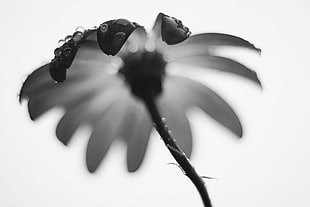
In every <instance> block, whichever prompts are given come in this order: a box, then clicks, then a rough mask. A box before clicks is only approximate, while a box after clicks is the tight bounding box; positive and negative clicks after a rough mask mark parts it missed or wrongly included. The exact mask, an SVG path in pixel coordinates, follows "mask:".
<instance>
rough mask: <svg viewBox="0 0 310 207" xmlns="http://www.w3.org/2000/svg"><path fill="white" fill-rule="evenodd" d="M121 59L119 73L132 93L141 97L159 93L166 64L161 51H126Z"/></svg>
mask: <svg viewBox="0 0 310 207" xmlns="http://www.w3.org/2000/svg"><path fill="white" fill-rule="evenodd" d="M123 61H124V64H123V66H122V67H121V68H120V69H119V74H121V75H123V76H124V78H125V80H126V82H127V83H128V84H129V86H130V87H131V91H132V93H133V94H134V95H136V96H137V97H139V98H142V99H143V98H147V97H149V96H153V97H155V96H157V95H158V94H160V93H161V91H162V81H163V78H164V76H165V66H166V64H167V62H166V61H165V60H164V58H163V56H162V54H161V53H159V52H157V51H152V52H149V51H146V50H144V51H138V52H135V53H128V54H127V55H126V56H125V57H124V58H123Z"/></svg>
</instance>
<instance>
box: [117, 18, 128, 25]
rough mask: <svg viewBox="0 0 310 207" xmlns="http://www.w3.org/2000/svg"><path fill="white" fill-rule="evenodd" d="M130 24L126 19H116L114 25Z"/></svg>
mask: <svg viewBox="0 0 310 207" xmlns="http://www.w3.org/2000/svg"><path fill="white" fill-rule="evenodd" d="M129 23H130V22H129V21H128V20H127V19H118V20H117V21H116V24H119V25H122V26H127V25H128V24H129Z"/></svg>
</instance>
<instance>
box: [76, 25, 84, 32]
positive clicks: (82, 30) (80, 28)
mask: <svg viewBox="0 0 310 207" xmlns="http://www.w3.org/2000/svg"><path fill="white" fill-rule="evenodd" d="M75 31H76V32H81V33H84V32H85V31H86V29H85V28H84V27H81V26H79V27H77V28H75Z"/></svg>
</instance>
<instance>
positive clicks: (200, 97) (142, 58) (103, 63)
mask: <svg viewBox="0 0 310 207" xmlns="http://www.w3.org/2000/svg"><path fill="white" fill-rule="evenodd" d="M221 46H226V47H241V48H245V49H249V50H252V51H254V52H257V53H260V49H258V48H256V47H255V46H254V45H253V44H251V43H250V42H248V41H246V40H244V39H242V38H240V37H236V36H232V35H228V34H220V33H202V34H195V35H191V36H190V32H189V29H188V28H187V27H185V26H184V25H183V23H182V22H181V21H180V20H178V19H176V18H174V17H170V16H168V15H165V14H162V13H160V14H159V15H158V16H157V19H156V21H155V24H154V26H153V28H152V30H151V31H150V32H149V33H147V32H146V30H145V29H144V27H142V26H140V25H138V24H137V23H133V22H130V21H128V20H125V19H117V20H111V21H107V22H104V23H103V24H101V25H100V26H99V27H98V28H93V29H89V30H84V29H82V28H77V30H76V32H75V33H74V34H73V35H72V36H71V35H69V36H67V37H66V38H65V40H64V41H63V42H62V43H61V46H60V47H59V48H57V49H56V50H55V51H54V53H55V57H54V59H53V60H52V61H51V62H50V63H48V64H45V65H43V66H41V67H40V68H38V69H37V70H35V71H34V72H32V73H31V74H30V75H29V76H28V77H27V79H26V80H25V82H24V84H23V86H22V88H21V91H20V101H22V100H23V99H27V100H28V110H29V114H30V118H31V119H32V120H36V119H37V118H38V117H39V116H41V115H42V114H44V113H45V112H46V111H48V110H49V109H51V108H53V107H56V106H57V107H62V108H63V109H64V114H63V116H62V118H61V119H60V120H59V122H58V125H57V128H56V136H57V138H58V139H59V140H60V141H61V142H62V143H63V144H65V145H67V144H68V143H69V142H70V140H71V138H72V136H73V134H74V133H75V131H76V130H77V129H78V128H79V127H80V126H81V125H83V124H87V125H89V126H91V128H92V132H91V135H90V137H89V141H88V145H87V151H86V163H87V168H88V170H89V171H90V172H94V171H96V169H97V168H98V166H99V165H100V163H101V162H102V160H103V158H104V157H105V155H106V154H107V152H108V150H109V148H110V146H111V145H112V143H113V141H114V140H115V139H120V140H122V141H123V142H124V143H125V144H126V145H127V169H128V171H129V172H134V171H136V170H137V169H139V167H140V165H141V164H142V162H143V158H144V155H145V152H146V150H147V146H148V142H149V137H150V134H151V131H152V129H153V127H154V126H153V124H152V118H151V117H150V115H149V111H150V108H152V107H154V106H155V105H152V103H153V102H152V101H153V100H154V102H156V105H157V106H158V108H159V111H160V114H161V115H163V116H164V117H165V119H166V121H167V123H168V124H169V129H170V130H171V131H172V134H173V137H174V138H175V139H176V140H175V141H176V143H177V144H178V146H179V147H180V148H181V149H182V151H184V153H185V154H186V155H187V157H190V155H191V153H192V133H191V128H190V124H189V121H188V118H187V116H186V114H185V112H186V111H187V110H188V108H191V107H198V108H200V109H201V110H202V111H203V112H205V113H206V114H208V115H209V116H211V117H212V118H213V119H214V120H215V121H217V122H218V123H219V124H221V125H223V126H224V127H226V128H227V129H229V130H230V131H232V132H233V133H234V134H235V135H236V136H238V137H241V136H242V126H241V123H240V120H239V118H238V116H237V115H236V113H235V112H234V110H233V109H232V108H231V106H230V105H229V104H228V103H227V102H226V101H225V100H224V99H223V98H221V97H220V96H219V95H218V94H217V93H216V92H214V91H213V90H212V89H211V88H209V87H207V86H205V85H203V84H201V83H199V82H197V81H194V80H192V79H189V78H186V77H184V76H179V75H176V74H173V73H170V72H169V70H170V68H172V67H170V66H171V63H177V64H173V65H174V66H176V65H178V64H179V65H180V64H181V65H182V67H180V70H188V69H189V68H187V67H185V66H190V69H191V70H194V69H193V68H194V67H193V66H195V67H197V68H198V67H199V68H205V69H206V70H218V71H221V72H225V73H231V74H234V75H238V76H241V77H243V78H246V79H249V80H251V81H253V82H255V83H256V84H257V85H258V86H261V83H260V81H259V79H258V77H257V74H256V73H255V72H254V71H253V70H251V69H249V68H248V67H246V66H245V65H243V64H241V63H239V62H238V61H236V60H233V59H230V58H227V57H223V56H221V55H220V54H218V53H217V52H216V50H215V49H216V48H218V47H221ZM104 53H105V54H104ZM55 81H56V82H58V83H55ZM61 82H64V83H61ZM147 100H149V101H150V102H148V101H147ZM144 102H148V103H151V104H149V105H148V104H146V105H145V103H144ZM150 113H151V115H152V117H153V121H154V113H152V110H151V112H150ZM155 116H156V113H155ZM157 118H160V116H158V117H157ZM157 127H158V126H157ZM159 131H160V130H159ZM163 131H165V130H163ZM167 132H168V133H170V131H167ZM163 133H165V132H163ZM161 135H162V134H161ZM162 136H164V135H162ZM167 136H168V135H167ZM169 147H170V148H169ZM168 148H169V150H170V151H171V152H173V151H174V150H178V148H177V147H175V146H172V147H171V146H170V145H169V146H168ZM176 156H178V155H176Z"/></svg>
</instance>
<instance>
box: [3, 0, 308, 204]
mask: <svg viewBox="0 0 310 207" xmlns="http://www.w3.org/2000/svg"><path fill="white" fill-rule="evenodd" d="M6 3H7V4H5V5H1V10H2V11H1V12H0V15H1V18H0V19H1V27H2V28H1V44H2V47H1V62H2V67H1V69H0V73H1V74H0V84H1V85H0V94H1V107H0V115H1V116H0V117H1V118H0V119H1V123H0V127H1V128H0V129H1V138H0V206H4V207H7V206H8V207H20V206H33V207H36V206H45V207H55V206H59V207H62V206H75V207H78V206H83V207H84V206H92V207H97V206H98V207H99V206H100V207H102V206H135V207H136V206H202V204H201V200H200V198H199V195H198V193H197V192H196V190H195V188H194V187H193V185H192V184H191V183H190V181H189V180H188V179H187V178H186V177H185V176H184V175H182V172H181V171H180V170H179V169H178V168H177V167H176V166H174V165H167V163H170V162H173V160H172V158H171V157H170V155H169V154H168V153H167V150H166V149H165V147H164V145H163V144H162V143H161V140H160V139H159V138H158V136H157V134H156V133H154V135H153V137H152V138H151V141H150V145H149V150H148V152H147V154H146V159H145V161H144V165H143V166H142V167H141V168H140V170H139V171H138V172H137V173H133V174H130V173H127V171H126V165H125V147H124V146H123V145H122V144H121V143H115V144H114V145H113V147H112V149H111V150H110V152H109V153H108V156H107V157H106V158H105V160H104V163H103V165H102V166H101V167H100V169H99V170H98V172H97V173H96V174H90V173H88V172H87V169H86V165H85V148H86V143H87V135H88V133H89V132H88V131H87V130H81V131H80V133H78V135H76V136H75V138H74V140H73V141H72V142H71V143H70V146H69V147H65V146H63V145H62V144H61V143H60V142H59V141H58V140H57V139H56V137H55V132H54V131H55V126H56V123H57V120H58V119H59V118H60V115H61V111H60V110H54V111H51V112H49V113H48V114H46V115H44V116H43V117H42V118H40V119H39V120H38V121H37V122H32V121H30V119H29V116H28V114H27V110H26V104H25V103H24V104H23V105H19V104H18V101H17V95H18V90H19V88H20V86H21V83H22V80H23V79H24V78H25V77H26V75H27V74H29V73H30V72H31V71H32V70H34V69H35V68H36V67H38V66H40V65H41V64H42V63H43V62H44V61H49V60H50V59H51V58H52V57H53V50H54V48H55V47H57V41H58V40H59V39H61V38H64V37H65V36H66V35H67V34H72V32H73V31H74V29H75V27H77V26H84V27H86V28H90V27H92V26H96V25H99V24H100V23H102V22H104V21H107V20H110V19H113V18H121V17H124V18H127V19H130V20H132V21H136V22H138V23H140V24H141V25H144V26H146V27H147V28H148V29H150V28H151V26H152V24H153V21H154V19H155V17H156V15H157V14H158V13H159V12H164V13H166V14H168V15H171V16H175V17H177V18H179V19H181V20H182V21H183V23H184V24H185V25H187V26H188V27H189V28H190V29H191V31H192V32H193V33H200V32H223V33H229V34H234V35H237V36H241V37H243V38H245V39H247V40H250V41H251V42H253V43H255V45H256V46H258V47H260V48H261V49H262V50H263V52H262V56H261V57H259V56H257V55H255V54H253V53H250V52H249V51H246V52H244V51H239V52H238V53H237V52H235V53H234V54H233V56H234V57H237V58H239V59H238V60H240V61H241V62H243V63H245V64H247V65H249V66H251V67H252V68H253V69H255V70H256V71H257V73H258V75H259V77H260V79H261V81H262V83H263V86H264V89H263V90H260V89H259V88H258V87H256V86H255V85H254V84H253V83H251V82H249V81H246V80H244V79H240V78H236V77H235V76H227V75H223V74H216V73H205V74H206V75H205V76H202V75H201V74H200V75H199V76H198V77H197V78H199V79H200V80H201V81H203V82H204V83H206V84H208V85H209V86H211V87H213V88H214V89H215V90H216V91H218V92H219V94H221V95H223V97H224V98H225V99H226V100H227V101H228V102H229V103H230V104H231V105H232V106H233V107H234V108H235V110H236V112H237V113H238V114H239V116H240V119H241V121H242V123H243V125H244V131H245V133H244V139H242V140H240V141H237V139H235V137H234V136H233V135H232V134H231V133H230V132H228V131H227V130H225V129H224V128H223V127H221V126H219V125H218V124H217V123H215V122H214V121H213V120H211V119H210V118H209V117H207V116H205V115H204V114H201V113H199V112H198V111H193V112H192V113H190V114H189V116H190V118H191V123H192V128H193V134H194V153H193V157H192V162H193V164H194V165H195V166H196V168H197V170H198V172H199V173H200V174H201V175H206V176H212V177H216V178H217V179H216V180H206V183H207V187H208V190H209V193H210V197H211V199H212V203H213V205H214V206H215V207H224V206H225V207H226V206H232V207H233V206H238V207H249V206H251V207H256V206H257V207H261V206H264V207H275V206H283V207H286V206H290V207H291V206H296V207H307V206H310V197H309V192H310V187H309V186H310V178H309V175H310V165H309V157H310V150H309V147H310V141H309V140H310V136H309V135H310V131H309V123H310V110H309V105H310V101H309V97H310V94H309V88H310V87H309V86H310V83H309V79H310V76H309V75H310V73H309V70H310V68H309V59H310V57H309V48H310V41H309V37H310V30H309V26H310V24H309V20H310V3H309V1H307V0H303V1H302V0H295V1H293V0H291V1H288V0H286V1H276V0H275V1H267V0H259V1H246V0H244V1H241V0H239V1H206V0H201V1H167V0H156V1H132V0H128V1H104V0H100V1H94V0H87V1H85V0H84V1H78V0H75V1H73V0H72V1H63V0H62V1H60V0H54V1H39V0H28V1H22V0H16V1H10V2H6ZM2 4H3V3H2ZM3 63H4V64H3Z"/></svg>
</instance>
